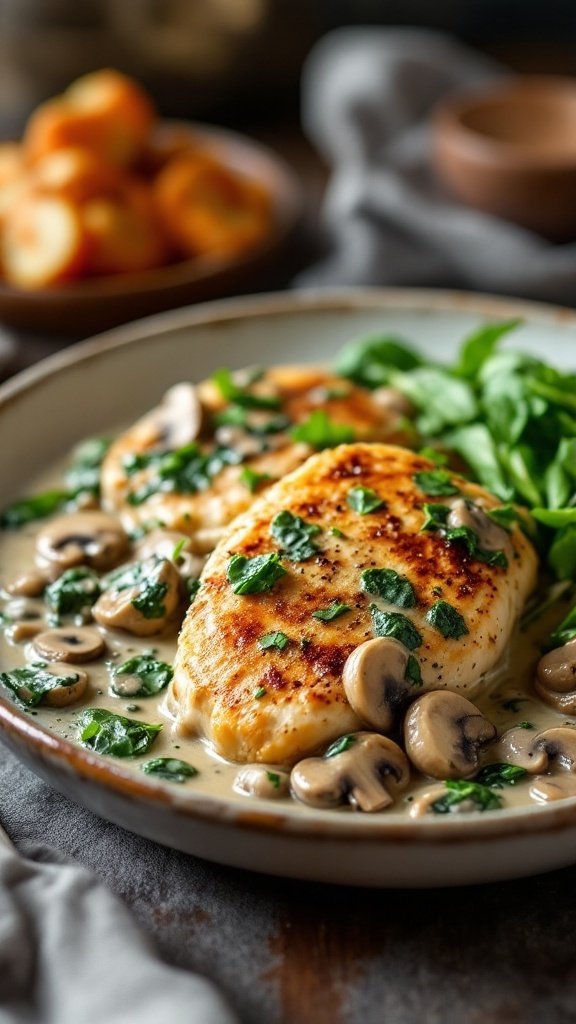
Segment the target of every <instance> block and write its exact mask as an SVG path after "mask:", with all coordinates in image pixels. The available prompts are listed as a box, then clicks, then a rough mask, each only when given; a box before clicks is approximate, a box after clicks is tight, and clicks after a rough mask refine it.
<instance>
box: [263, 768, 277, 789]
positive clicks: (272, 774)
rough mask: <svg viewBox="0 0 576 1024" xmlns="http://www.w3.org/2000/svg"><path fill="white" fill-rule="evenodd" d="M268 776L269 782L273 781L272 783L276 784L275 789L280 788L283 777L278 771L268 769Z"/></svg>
mask: <svg viewBox="0 0 576 1024" xmlns="http://www.w3.org/2000/svg"><path fill="white" fill-rule="evenodd" d="M266 778H267V779H268V782H271V783H272V785H273V786H274V789H280V782H281V779H280V776H279V775H278V772H268V771H267V772H266Z"/></svg>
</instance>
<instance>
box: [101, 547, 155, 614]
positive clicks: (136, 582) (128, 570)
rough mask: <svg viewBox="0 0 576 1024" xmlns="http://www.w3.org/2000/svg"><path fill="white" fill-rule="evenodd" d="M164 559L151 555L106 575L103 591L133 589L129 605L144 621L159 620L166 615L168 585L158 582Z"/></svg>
mask: <svg viewBox="0 0 576 1024" xmlns="http://www.w3.org/2000/svg"><path fill="white" fill-rule="evenodd" d="M167 561H168V560H167V559H166V558H157V557H156V556H155V555H153V556H152V557H151V558H146V559H145V560H144V561H142V562H132V563H131V564H129V565H125V566H121V567H120V568H119V569H115V570H114V571H113V572H110V573H108V575H107V576H105V577H104V579H103V581H102V586H103V588H104V589H105V590H115V591H122V590H128V589H134V590H135V594H134V596H133V598H132V599H131V602H130V603H131V605H132V606H133V608H135V609H136V611H138V612H140V614H141V615H143V616H144V618H145V619H161V618H162V616H163V615H165V614H166V606H165V604H164V597H165V596H166V594H167V593H168V584H167V583H163V582H162V581H161V580H160V576H161V574H162V571H163V567H164V564H165V563H166V562H167Z"/></svg>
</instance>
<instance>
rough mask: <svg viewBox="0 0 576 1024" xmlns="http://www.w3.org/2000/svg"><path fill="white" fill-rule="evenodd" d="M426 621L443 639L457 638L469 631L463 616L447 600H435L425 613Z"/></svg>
mask: <svg viewBox="0 0 576 1024" xmlns="http://www.w3.org/2000/svg"><path fill="white" fill-rule="evenodd" d="M426 621H427V622H429V623H430V625H431V626H433V627H434V629H436V630H437V631H438V632H439V633H440V634H441V635H442V636H443V637H444V639H445V640H459V639H460V637H461V636H466V634H467V633H468V632H469V630H468V626H467V625H466V622H465V620H464V616H463V615H461V614H460V612H459V611H458V610H457V609H456V608H453V606H452V605H451V604H448V602H447V601H442V600H439V601H435V602H434V604H433V605H432V607H431V608H429V609H428V611H427V613H426Z"/></svg>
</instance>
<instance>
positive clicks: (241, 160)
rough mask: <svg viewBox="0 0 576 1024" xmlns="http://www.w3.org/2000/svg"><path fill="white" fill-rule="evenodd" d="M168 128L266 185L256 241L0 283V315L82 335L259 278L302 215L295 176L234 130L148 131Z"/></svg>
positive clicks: (174, 124)
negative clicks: (109, 270) (57, 277)
mask: <svg viewBox="0 0 576 1024" xmlns="http://www.w3.org/2000/svg"><path fill="white" fill-rule="evenodd" d="M174 128H176V129H177V130H178V132H186V131H189V132H190V134H191V135H193V137H194V139H195V140H197V141H198V142H199V143H200V144H201V145H203V146H204V145H205V146H206V148H209V149H210V151H211V152H212V153H214V154H215V155H216V156H217V157H218V158H219V159H220V160H221V161H222V163H223V164H225V165H227V166H229V167H232V168H234V169H235V170H238V171H240V172H243V173H245V174H246V175H248V176H249V177H251V178H254V179H255V180H256V181H259V182H261V183H262V184H263V185H265V186H266V188H267V189H268V191H269V193H270V196H271V202H272V221H271V226H270V231H269V232H268V233H267V234H266V235H265V237H264V238H263V239H262V241H261V242H260V243H259V244H258V245H255V246H254V247H253V248H251V249H249V250H246V251H245V252H242V253H239V254H238V255H236V256H230V257H223V256H218V257H216V256H199V257H197V258H196V259H193V260H192V259H191V260H181V261H179V262H177V263H171V264H169V265H167V266H165V267H158V268H155V269H153V270H143V271H138V273H132V274H114V275H110V276H105V277H93V278H86V279H84V280H80V281H72V282H70V283H68V284H63V285H59V286H58V287H54V288H45V289H41V290H38V291H33V292H28V291H19V290H18V289H16V288H11V287H9V286H8V285H6V284H3V283H2V282H0V321H2V322H3V323H5V324H9V325H10V326H12V327H18V328H22V329H25V330H32V331H39V332H41V333H42V334H45V333H50V334H58V335H60V336H64V335H67V334H69V335H73V336H75V337H79V336H80V335H84V336H86V335H87V334H93V333H94V331H103V330H105V329H107V328H109V327H114V326H116V325H117V324H122V323H126V321H128V320H135V319H136V318H137V317H143V316H147V315H148V314H150V313H159V312H161V311H162V310H165V309H174V307H176V306H183V305H188V303H190V302H198V301H201V300H204V299H213V298H217V297H218V296H219V295H225V294H230V292H231V291H233V292H236V293H238V292H239V291H242V290H245V291H246V290H247V289H248V288H250V287H252V288H253V287H254V284H255V283H256V284H258V285H261V284H262V283H263V278H264V275H265V274H266V273H267V272H268V270H269V268H270V266H271V265H272V263H273V260H274V258H275V257H277V256H278V255H279V254H280V251H281V250H282V249H283V248H284V246H285V245H286V244H287V242H288V241H289V239H290V237H291V235H292V233H293V231H294V229H295V228H296V225H297V224H298V222H299V220H300V217H301V214H302V194H301V189H300V186H299V184H298V182H297V180H296V178H295V176H294V175H293V174H292V172H291V170H290V169H289V167H288V166H287V165H286V164H285V163H284V161H283V160H282V159H281V158H280V157H279V156H277V155H276V154H275V153H272V152H271V151H270V150H269V149H267V148H266V147H265V146H261V145H260V144H259V143H258V142H255V141H254V140H253V139H248V138H246V137H245V136H243V135H238V134H237V133H236V132H231V131H227V130H225V129H224V128H214V127H212V126H208V125H201V124H188V123H186V122H179V121H168V122H163V124H162V125H161V126H160V128H159V129H158V131H157V133H156V134H157V135H158V137H159V138H160V139H161V138H162V135H163V133H164V132H170V131H171V130H172V129H174ZM259 275H260V277H259Z"/></svg>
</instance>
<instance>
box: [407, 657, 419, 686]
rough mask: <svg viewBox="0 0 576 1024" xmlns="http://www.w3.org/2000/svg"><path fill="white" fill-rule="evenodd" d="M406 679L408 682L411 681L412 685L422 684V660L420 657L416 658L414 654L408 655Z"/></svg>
mask: <svg viewBox="0 0 576 1024" xmlns="http://www.w3.org/2000/svg"><path fill="white" fill-rule="evenodd" d="M404 679H405V680H406V682H408V683H411V684H412V686H422V672H421V670H420V662H419V661H418V658H415V657H414V655H413V654H410V655H409V657H408V662H407V664H406V671H405V672H404Z"/></svg>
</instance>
